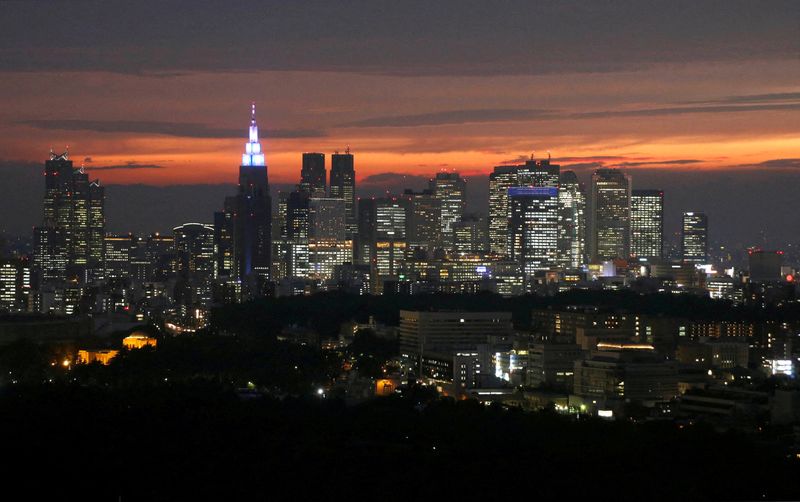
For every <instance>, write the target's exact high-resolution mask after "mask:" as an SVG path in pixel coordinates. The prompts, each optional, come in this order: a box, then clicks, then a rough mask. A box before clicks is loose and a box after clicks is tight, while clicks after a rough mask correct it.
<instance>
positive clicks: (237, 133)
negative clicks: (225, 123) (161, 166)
mask: <svg viewBox="0 0 800 502" xmlns="http://www.w3.org/2000/svg"><path fill="white" fill-rule="evenodd" d="M18 124H21V125H26V126H30V127H35V128H37V129H44V130H57V131H65V130H66V131H93V132H105V133H135V134H160V135H164V136H178V137H183V138H241V137H242V136H243V135H244V134H245V132H246V130H244V129H242V128H240V129H234V128H231V129H225V128H215V127H208V126H206V125H204V124H198V123H192V122H157V121H148V120H80V119H59V120H21V121H19V122H18ZM243 131H244V132H243ZM259 132H260V133H261V135H262V136H263V137H266V138H281V139H283V138H287V139H290V138H319V137H324V136H326V133H325V132H324V131H321V130H314V129H259Z"/></svg>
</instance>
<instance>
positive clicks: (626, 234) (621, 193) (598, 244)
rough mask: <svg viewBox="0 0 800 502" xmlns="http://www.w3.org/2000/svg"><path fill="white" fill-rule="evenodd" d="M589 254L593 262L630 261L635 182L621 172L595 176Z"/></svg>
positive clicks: (591, 200) (604, 170)
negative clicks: (633, 183) (632, 192)
mask: <svg viewBox="0 0 800 502" xmlns="http://www.w3.org/2000/svg"><path fill="white" fill-rule="evenodd" d="M589 203H590V210H589V215H590V218H591V225H590V232H589V254H590V256H591V258H592V259H593V260H612V259H614V258H628V257H629V256H630V249H631V180H630V177H629V176H628V175H627V174H625V173H623V172H622V171H620V170H618V169H598V170H597V171H595V172H594V174H592V196H591V199H590V201H589Z"/></svg>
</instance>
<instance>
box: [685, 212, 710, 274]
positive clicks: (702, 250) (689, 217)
mask: <svg viewBox="0 0 800 502" xmlns="http://www.w3.org/2000/svg"><path fill="white" fill-rule="evenodd" d="M681 229H682V231H681V256H682V257H683V261H684V262H686V263H698V264H701V263H708V217H707V216H706V214H705V213H699V212H696V211H694V212H686V213H683V224H682V226H681Z"/></svg>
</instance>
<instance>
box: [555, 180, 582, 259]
mask: <svg viewBox="0 0 800 502" xmlns="http://www.w3.org/2000/svg"><path fill="white" fill-rule="evenodd" d="M559 185H560V186H559V190H558V263H559V266H560V267H561V268H564V269H575V268H579V267H580V266H581V265H582V264H583V263H584V260H585V254H586V241H585V239H586V194H585V193H584V192H583V189H582V188H581V185H580V183H579V182H578V177H577V176H576V175H575V173H574V172H573V171H564V172H562V173H561V175H560V177H559Z"/></svg>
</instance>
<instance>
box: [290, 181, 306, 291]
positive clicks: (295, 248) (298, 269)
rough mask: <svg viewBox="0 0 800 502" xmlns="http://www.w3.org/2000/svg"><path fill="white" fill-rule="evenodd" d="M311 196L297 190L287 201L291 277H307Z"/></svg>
mask: <svg viewBox="0 0 800 502" xmlns="http://www.w3.org/2000/svg"><path fill="white" fill-rule="evenodd" d="M310 200H311V199H310V197H309V196H308V192H306V191H305V190H295V191H294V192H292V193H290V194H289V198H288V199H287V201H286V239H287V243H288V252H289V266H288V276H289V277H307V276H308V272H309V264H308V242H309V226H310V225H309V212H310Z"/></svg>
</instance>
